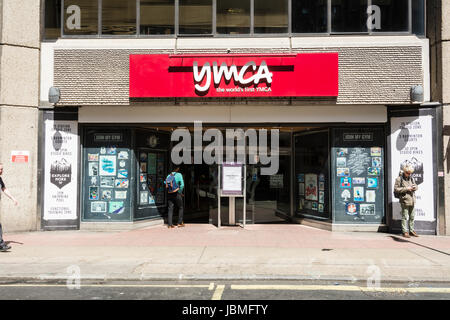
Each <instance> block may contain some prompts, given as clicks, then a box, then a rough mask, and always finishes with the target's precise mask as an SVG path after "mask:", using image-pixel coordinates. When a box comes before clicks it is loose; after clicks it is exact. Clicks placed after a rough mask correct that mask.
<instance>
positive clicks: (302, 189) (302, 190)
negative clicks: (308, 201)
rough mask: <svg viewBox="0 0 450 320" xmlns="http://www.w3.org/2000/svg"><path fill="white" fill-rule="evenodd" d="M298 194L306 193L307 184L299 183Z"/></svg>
mask: <svg viewBox="0 0 450 320" xmlns="http://www.w3.org/2000/svg"><path fill="white" fill-rule="evenodd" d="M298 195H299V196H304V195H305V184H304V183H299V184H298Z"/></svg>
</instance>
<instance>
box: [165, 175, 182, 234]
mask: <svg viewBox="0 0 450 320" xmlns="http://www.w3.org/2000/svg"><path fill="white" fill-rule="evenodd" d="M179 171H180V168H179V167H176V168H175V169H174V170H173V171H172V172H171V173H170V174H169V175H168V176H167V178H166V181H165V184H166V189H167V202H168V206H169V208H168V218H167V225H168V228H169V229H172V228H175V226H174V225H173V224H172V218H173V208H174V206H177V208H178V224H177V226H178V227H179V228H181V227H184V222H183V209H184V208H183V198H182V195H183V189H184V181H183V175H182V174H181V173H180V172H179Z"/></svg>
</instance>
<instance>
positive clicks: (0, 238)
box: [0, 223, 6, 247]
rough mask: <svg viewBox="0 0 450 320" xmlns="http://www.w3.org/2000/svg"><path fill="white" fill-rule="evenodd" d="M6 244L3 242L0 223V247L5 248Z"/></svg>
mask: <svg viewBox="0 0 450 320" xmlns="http://www.w3.org/2000/svg"><path fill="white" fill-rule="evenodd" d="M5 245H6V243H5V242H4V241H3V230H2V224H1V223H0V247H3V246H5Z"/></svg>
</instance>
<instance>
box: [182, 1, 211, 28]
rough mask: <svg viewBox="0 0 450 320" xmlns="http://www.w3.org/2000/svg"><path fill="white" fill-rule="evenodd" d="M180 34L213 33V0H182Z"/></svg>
mask: <svg viewBox="0 0 450 320" xmlns="http://www.w3.org/2000/svg"><path fill="white" fill-rule="evenodd" d="M179 12H180V13H179V15H180V18H179V21H180V22H179V33H180V34H212V0H180V8H179Z"/></svg>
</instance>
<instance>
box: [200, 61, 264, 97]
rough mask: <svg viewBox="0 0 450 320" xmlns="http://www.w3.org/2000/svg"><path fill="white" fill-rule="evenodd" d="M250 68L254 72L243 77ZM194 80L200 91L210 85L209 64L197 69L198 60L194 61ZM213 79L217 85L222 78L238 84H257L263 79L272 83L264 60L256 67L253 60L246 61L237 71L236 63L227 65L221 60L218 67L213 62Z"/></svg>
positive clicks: (208, 87)
mask: <svg viewBox="0 0 450 320" xmlns="http://www.w3.org/2000/svg"><path fill="white" fill-rule="evenodd" d="M249 69H251V70H252V71H253V72H254V71H256V74H253V75H252V76H250V77H248V78H245V74H246V73H247V71H248V70H249ZM193 72H194V81H195V82H196V84H195V89H196V90H197V91H200V92H206V91H208V90H209V89H210V87H211V64H210V63H209V62H206V63H205V64H204V65H203V66H202V67H201V69H200V71H199V66H198V62H197V61H194V67H193ZM212 73H213V80H214V84H215V85H219V84H220V82H221V81H222V78H225V80H226V81H230V80H231V79H234V81H235V82H237V83H240V84H243V85H245V84H249V83H253V84H258V83H259V82H260V81H261V80H263V79H265V80H266V82H267V83H268V84H270V83H272V77H273V73H272V72H270V71H269V67H268V66H267V63H266V61H264V60H263V61H262V62H261V65H260V66H259V67H258V66H257V65H256V63H255V62H254V61H249V62H247V63H246V64H245V65H244V66H243V67H242V69H241V71H238V69H237V66H236V65H234V64H233V65H231V66H230V67H228V66H227V64H226V63H225V62H222V64H221V65H220V67H218V65H217V62H216V61H214V62H213V67H212ZM205 77H206V80H205V83H204V84H203V85H200V83H201V82H202V81H203V79H204V78H205Z"/></svg>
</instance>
